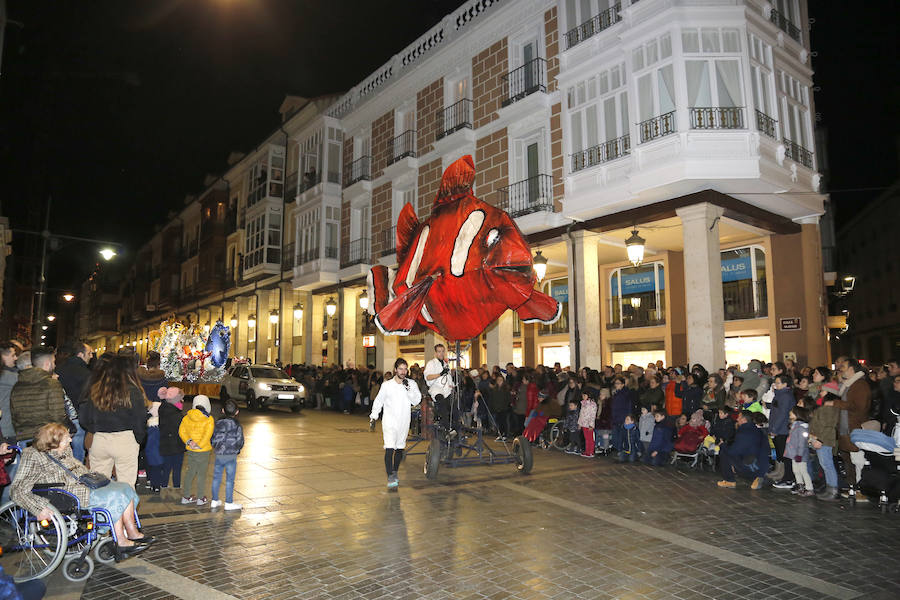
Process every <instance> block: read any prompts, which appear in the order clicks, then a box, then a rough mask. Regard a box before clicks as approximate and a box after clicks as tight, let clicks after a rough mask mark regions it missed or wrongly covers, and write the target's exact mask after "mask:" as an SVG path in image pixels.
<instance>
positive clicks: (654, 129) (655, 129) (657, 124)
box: [638, 110, 675, 144]
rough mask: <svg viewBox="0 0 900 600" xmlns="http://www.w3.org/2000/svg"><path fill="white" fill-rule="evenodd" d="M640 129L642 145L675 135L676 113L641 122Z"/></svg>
mask: <svg viewBox="0 0 900 600" xmlns="http://www.w3.org/2000/svg"><path fill="white" fill-rule="evenodd" d="M638 128H639V129H640V132H641V143H642V144H643V143H644V142H649V141H651V140H655V139H657V138H661V137H664V136H667V135H669V134H672V133H675V111H674V110H673V111H672V112H668V113H666V114H664V115H659V116H658V117H652V118H650V119H647V120H646V121H641V122H640V123H638Z"/></svg>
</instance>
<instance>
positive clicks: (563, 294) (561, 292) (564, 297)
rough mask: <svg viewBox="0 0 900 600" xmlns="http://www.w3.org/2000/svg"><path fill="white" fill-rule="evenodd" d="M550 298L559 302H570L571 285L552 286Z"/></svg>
mask: <svg viewBox="0 0 900 600" xmlns="http://www.w3.org/2000/svg"><path fill="white" fill-rule="evenodd" d="M550 296H551V297H552V298H553V299H554V300H556V301H557V302H560V303H562V302H568V301H569V284H567V283H566V284H561V285H560V284H555V283H554V284H552V286H551V288H550Z"/></svg>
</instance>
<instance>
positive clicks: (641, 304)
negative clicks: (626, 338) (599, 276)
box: [606, 292, 666, 329]
mask: <svg viewBox="0 0 900 600" xmlns="http://www.w3.org/2000/svg"><path fill="white" fill-rule="evenodd" d="M620 300H621V304H620V302H619V301H620ZM606 302H607V305H608V306H609V307H610V311H609V314H610V315H611V318H610V322H609V323H607V324H606V328H607V329H630V328H633V327H657V326H659V325H665V324H666V311H665V307H664V306H660V307H659V308H657V307H656V294H655V293H654V292H650V293H645V294H640V295H636V296H632V297H624V298H621V299H620V298H619V297H613V298H612V299H609V298H607V301H606ZM660 302H661V304H664V303H665V294H662V293H660Z"/></svg>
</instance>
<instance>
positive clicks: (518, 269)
mask: <svg viewBox="0 0 900 600" xmlns="http://www.w3.org/2000/svg"><path fill="white" fill-rule="evenodd" d="M494 268H495V269H496V270H498V271H510V272H513V273H520V274H522V275H526V276H527V275H531V273H532V272H533V271H534V269H533V267H532V266H531V265H507V266H503V267H494Z"/></svg>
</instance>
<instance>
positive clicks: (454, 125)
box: [437, 98, 472, 140]
mask: <svg viewBox="0 0 900 600" xmlns="http://www.w3.org/2000/svg"><path fill="white" fill-rule="evenodd" d="M438 121H439V125H438V134H437V139H439V140H440V139H443V138H445V137H447V136H448V135H450V134H451V133H455V132H457V131H459V130H460V129H465V128H468V129H472V101H471V100H469V99H468V98H463V99H462V100H460V101H459V102H457V103H456V104H452V105H450V106H448V107H447V108H445V109H444V110H443V111H442V112H440V113H438Z"/></svg>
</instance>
